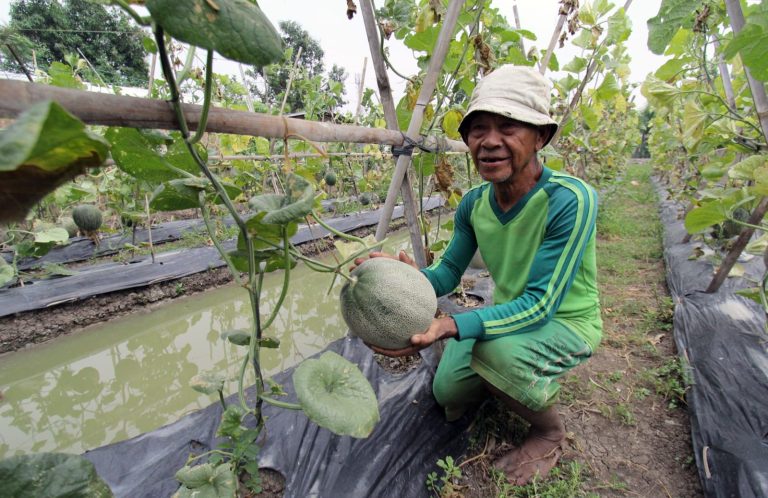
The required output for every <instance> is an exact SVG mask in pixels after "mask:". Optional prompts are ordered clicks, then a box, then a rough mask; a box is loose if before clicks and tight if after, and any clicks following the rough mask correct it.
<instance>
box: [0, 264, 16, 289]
mask: <svg viewBox="0 0 768 498" xmlns="http://www.w3.org/2000/svg"><path fill="white" fill-rule="evenodd" d="M14 278H16V272H15V271H14V269H13V266H11V265H9V264H8V263H7V262H6V261H5V258H0V287H2V286H4V285H6V284H8V283H9V282H13V279H14Z"/></svg>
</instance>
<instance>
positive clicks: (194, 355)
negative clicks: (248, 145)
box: [0, 233, 409, 458]
mask: <svg viewBox="0 0 768 498" xmlns="http://www.w3.org/2000/svg"><path fill="white" fill-rule="evenodd" d="M389 240H390V243H389V244H388V245H387V246H385V249H386V250H388V251H392V250H399V249H401V248H404V249H406V250H408V246H409V240H408V235H407V233H400V234H395V235H393V236H390V238H389ZM282 278H283V277H282V273H273V274H268V275H267V277H266V278H265V283H264V289H265V291H264V296H263V298H262V303H264V307H265V308H266V309H265V310H262V313H266V311H268V310H271V309H272V308H273V306H274V304H275V302H276V301H277V298H278V294H279V290H280V286H281V284H282ZM330 284H331V276H330V275H329V274H327V273H316V272H313V271H310V270H308V269H307V268H306V267H304V266H303V265H299V266H297V267H296V269H294V270H293V271H292V272H291V283H290V290H289V293H288V296H287V297H286V299H285V301H284V303H283V308H282V309H281V311H280V313H279V315H278V317H277V319H276V320H275V323H274V324H273V326H272V327H270V330H269V331H268V333H267V335H271V336H277V337H279V339H280V341H281V343H280V347H279V349H265V350H262V360H263V370H264V373H265V375H267V376H269V375H274V374H275V373H277V372H280V371H282V370H284V369H286V368H289V367H291V366H293V365H295V364H297V363H299V362H300V361H301V360H302V359H304V358H306V357H308V356H311V355H312V354H314V353H316V352H318V351H320V350H322V349H323V348H324V347H325V346H326V345H327V344H328V343H330V342H332V341H333V340H335V339H337V338H339V337H342V336H343V335H344V334H345V333H346V325H344V322H343V319H342V318H341V315H340V313H339V310H338V293H339V289H340V287H341V283H340V282H338V281H337V282H336V284H335V286H334V288H333V289H332V290H331V292H330V294H329V293H328V289H329V287H330ZM249 307H250V305H249V301H248V298H247V294H246V292H245V291H244V290H243V289H242V288H239V287H237V286H234V285H233V286H228V287H225V288H222V289H218V290H213V291H208V292H205V293H203V294H199V295H196V296H189V297H184V298H181V299H177V300H175V301H174V302H173V303H170V304H167V305H164V306H162V307H159V308H157V309H155V310H153V311H151V312H149V313H145V314H134V315H131V316H128V317H125V318H121V319H117V320H114V321H110V322H109V323H105V324H100V325H98V326H93V327H89V328H87V329H85V330H83V331H81V332H78V333H76V334H73V335H71V336H66V337H60V338H58V339H56V340H54V341H51V342H50V343H47V344H44V345H40V346H36V347H33V348H30V349H29V350H25V351H20V352H17V353H13V354H11V355H8V356H5V357H3V358H2V360H0V392H1V393H2V397H1V398H0V458H3V457H5V456H10V455H14V454H18V453H29V452H39V451H61V452H69V453H82V452H83V451H85V450H87V449H91V448H96V447H99V446H103V445H105V444H109V443H112V442H117V441H121V440H123V439H127V438H130V437H133V436H136V435H138V434H141V433H143V432H147V431H151V430H153V429H156V428H158V427H160V426H162V425H165V424H168V423H171V422H173V421H175V420H177V419H178V418H179V417H181V416H182V415H184V414H186V413H188V412H191V411H194V410H197V409H199V408H203V407H205V406H208V405H209V404H211V403H213V402H216V401H217V399H218V397H217V396H216V395H211V396H208V395H202V394H199V393H197V392H196V391H194V390H192V389H191V388H190V387H188V386H189V380H190V379H191V378H192V377H193V376H194V375H196V374H198V373H201V372H204V371H208V370H215V371H218V372H223V373H225V374H226V375H227V376H228V377H229V378H231V379H234V378H236V376H237V373H238V370H239V366H240V363H241V358H242V356H243V354H244V352H245V349H244V348H242V347H238V346H234V345H232V344H230V343H229V342H228V341H225V340H222V339H221V334H222V333H223V332H226V331H229V330H233V329H242V328H248V327H250V326H251V314H250V310H249ZM249 373H250V375H251V377H250V382H249V383H252V379H253V374H252V372H251V371H250V370H249ZM235 391H236V382H235V381H234V380H232V381H230V382H229V385H228V388H227V389H226V390H225V394H229V393H234V392H235Z"/></svg>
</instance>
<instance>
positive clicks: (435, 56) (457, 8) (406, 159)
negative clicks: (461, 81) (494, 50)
mask: <svg viewBox="0 0 768 498" xmlns="http://www.w3.org/2000/svg"><path fill="white" fill-rule="evenodd" d="M463 5H464V2H463V0H451V3H450V4H449V5H448V12H447V13H446V15H445V18H444V19H443V26H442V27H441V28H440V34H439V36H438V38H437V43H436V44H435V49H434V51H433V52H432V57H431V58H430V60H429V66H428V68H427V74H426V76H425V77H424V81H423V83H422V85H421V89H420V90H419V97H418V98H417V99H416V106H415V107H414V109H413V115H412V116H411V122H410V123H409V125H408V131H407V132H406V136H408V137H417V138H418V137H419V130H420V129H421V124H422V122H423V121H424V110H425V109H426V107H427V104H428V103H429V101H430V100H431V98H432V93H433V92H434V90H435V87H436V86H437V78H438V77H439V76H440V71H441V68H442V67H443V62H444V61H445V56H446V54H447V52H448V46H449V44H450V42H451V39H452V38H453V28H454V27H455V26H456V20H457V19H458V17H459V13H460V12H461V8H462V6H463ZM410 164H411V156H410V155H407V154H403V155H401V156H399V157H398V158H397V165H396V166H395V171H394V173H393V174H392V182H391V183H390V184H389V190H388V191H387V200H386V202H385V203H384V206H383V207H382V212H381V218H379V225H378V227H377V228H376V240H383V239H384V236H385V235H386V232H387V228H388V227H389V221H390V220H391V219H392V211H393V210H394V207H395V201H396V200H397V191H398V190H400V186H401V185H402V183H403V177H404V176H405V173H406V171H407V170H408V167H409V166H410ZM415 252H416V251H415V249H414V253H415ZM421 252H423V251H421Z"/></svg>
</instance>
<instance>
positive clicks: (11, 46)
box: [5, 43, 35, 82]
mask: <svg viewBox="0 0 768 498" xmlns="http://www.w3.org/2000/svg"><path fill="white" fill-rule="evenodd" d="M5 46H6V47H8V50H9V51H10V52H11V55H12V56H13V58H14V59H16V63H17V64H18V65H19V67H20V68H21V70H22V71H24V74H25V75H26V76H27V79H28V80H29V81H30V82H32V81H35V80H34V79H33V78H32V75H31V74H30V73H29V69H27V66H26V65H25V64H24V61H23V60H21V57H19V54H18V53H17V52H16V49H15V48H13V45H12V44H11V43H6V44H5Z"/></svg>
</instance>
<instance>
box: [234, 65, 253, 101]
mask: <svg viewBox="0 0 768 498" xmlns="http://www.w3.org/2000/svg"><path fill="white" fill-rule="evenodd" d="M237 67H238V68H239V69H240V77H241V78H242V79H243V86H244V87H245V90H246V91H245V106H246V107H247V108H248V111H249V112H253V111H254V107H253V97H252V96H251V90H250V89H248V85H247V83H246V81H245V71H243V65H242V64H240V63H238V64H237Z"/></svg>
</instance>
